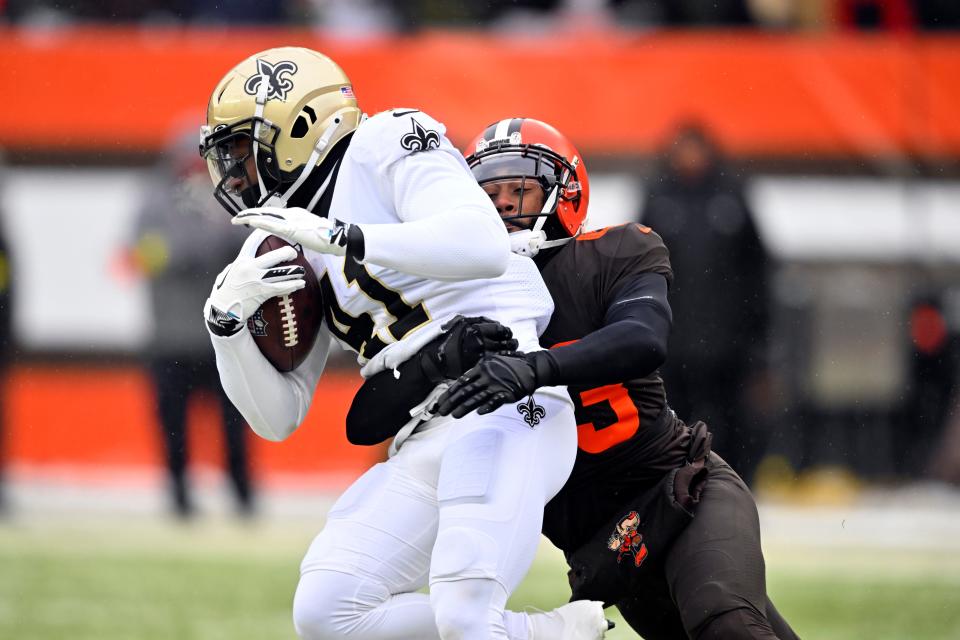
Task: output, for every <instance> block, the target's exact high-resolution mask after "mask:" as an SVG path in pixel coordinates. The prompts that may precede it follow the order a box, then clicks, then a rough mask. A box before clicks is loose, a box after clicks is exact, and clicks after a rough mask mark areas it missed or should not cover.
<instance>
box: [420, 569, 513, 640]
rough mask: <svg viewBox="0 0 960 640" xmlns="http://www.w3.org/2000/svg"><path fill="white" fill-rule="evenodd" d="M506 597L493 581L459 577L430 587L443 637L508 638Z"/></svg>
mask: <svg viewBox="0 0 960 640" xmlns="http://www.w3.org/2000/svg"><path fill="white" fill-rule="evenodd" d="M506 600H507V594H506V591H505V590H504V589H503V587H502V586H500V584H499V583H498V582H495V581H493V580H485V579H480V580H455V581H452V582H439V583H437V584H434V585H432V586H431V587H430V605H431V606H432V607H433V615H434V619H435V620H436V623H437V631H438V632H439V633H440V637H441V638H442V639H443V640H488V639H490V638H506V637H507V636H506V630H505V629H504V627H503V607H504V605H505V604H506Z"/></svg>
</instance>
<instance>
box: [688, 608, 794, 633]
mask: <svg viewBox="0 0 960 640" xmlns="http://www.w3.org/2000/svg"><path fill="white" fill-rule="evenodd" d="M690 637H691V638H693V639H694V640H753V639H755V638H756V639H761V640H778V639H777V635H776V634H775V633H774V632H773V629H772V628H771V627H770V622H768V621H767V619H766V617H765V616H764V615H763V614H762V613H760V612H759V611H757V610H756V609H753V608H748V607H744V608H740V609H733V610H731V611H726V612H724V613H721V614H720V615H718V616H715V617H713V618H711V619H710V620H708V621H707V623H706V624H704V625H703V626H701V627H700V629H698V630H696V631H695V632H694V633H693V634H691V636H690Z"/></svg>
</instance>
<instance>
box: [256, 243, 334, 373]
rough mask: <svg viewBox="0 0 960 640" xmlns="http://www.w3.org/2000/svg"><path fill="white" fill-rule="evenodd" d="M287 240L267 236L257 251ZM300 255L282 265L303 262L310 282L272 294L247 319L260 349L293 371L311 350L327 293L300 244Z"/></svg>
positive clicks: (279, 365)
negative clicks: (294, 288) (301, 286)
mask: <svg viewBox="0 0 960 640" xmlns="http://www.w3.org/2000/svg"><path fill="white" fill-rule="evenodd" d="M288 245H289V243H288V242H287V241H286V240H282V239H281V238H278V237H277V236H267V237H266V238H265V239H264V241H263V242H262V243H261V244H260V246H259V247H257V255H258V256H259V255H262V254H264V253H266V252H268V251H273V250H274V249H279V248H281V247H285V246H288ZM294 248H295V249H296V250H297V255H296V257H295V258H294V259H293V260H290V261H289V262H283V263H281V264H280V265H278V266H289V265H299V266H301V267H303V270H304V276H303V278H304V280H305V281H306V286H305V287H303V288H302V289H299V290H297V291H294V292H293V293H290V294H287V295H283V296H278V297H275V298H270V299H269V300H267V301H266V302H264V303H263V304H262V305H260V307H259V308H258V309H257V310H256V311H255V312H254V313H253V315H252V316H250V317H249V318H248V319H247V328H248V329H249V330H250V334H251V335H252V336H253V340H254V342H256V343H257V347H259V348H260V352H261V353H262V354H263V355H264V357H266V359H267V360H269V361H270V364H272V365H273V366H274V367H275V368H276V369H277V371H293V370H294V369H296V368H297V367H298V366H299V365H300V364H301V363H302V362H303V361H304V360H305V359H306V357H307V356H308V355H309V354H310V350H311V349H312V348H313V344H314V343H315V342H316V340H317V335H318V334H319V333H320V325H321V323H322V322H323V296H322V293H321V291H320V284H319V283H318V282H317V276H316V274H315V273H314V271H313V268H312V267H311V266H310V263H309V262H308V261H307V259H306V257H304V255H303V251H302V250H301V249H300V247H299V246H295V247H294Z"/></svg>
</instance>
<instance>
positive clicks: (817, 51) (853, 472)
mask: <svg viewBox="0 0 960 640" xmlns="http://www.w3.org/2000/svg"><path fill="white" fill-rule="evenodd" d="M957 29H960V4H958V3H956V2H952V1H950V0H721V1H718V2H699V1H681V0H677V1H673V0H671V1H669V2H668V1H666V0H517V1H506V0H486V1H485V0H461V1H457V2H440V1H436V0H410V1H407V2H387V1H385V0H285V1H284V0H232V1H229V2H224V1H221V0H191V1H190V2H178V1H171V0H168V1H163V0H145V1H143V2H136V3H130V2H119V1H114V2H110V1H98V2H92V1H86V0H75V1H69V2H68V1H55V0H29V1H27V0H0V31H2V37H0V41H2V43H0V82H2V83H3V86H5V87H7V88H8V89H10V90H11V91H12V92H13V93H14V94H15V95H16V97H17V99H16V100H7V101H4V102H5V103H6V104H5V105H4V106H0V119H2V121H3V122H4V123H5V125H4V127H3V131H2V132H0V147H3V148H5V155H6V161H5V167H4V169H3V171H2V177H3V179H2V184H0V188H2V197H0V204H2V215H3V218H2V222H3V224H2V231H3V234H2V238H0V331H2V350H0V372H2V375H3V377H4V391H3V396H2V398H3V400H2V413H0V418H2V422H0V461H2V464H0V478H3V479H4V480H6V481H7V484H9V483H10V482H13V483H14V484H15V483H16V482H29V481H31V480H35V479H37V478H41V479H42V478H47V477H51V476H56V477H67V478H76V477H87V476H89V475H90V474H94V475H97V474H100V477H102V475H103V474H104V473H105V470H112V469H114V470H115V469H120V470H141V469H142V470H146V473H147V475H148V477H149V478H150V482H152V483H154V484H157V485H160V484H161V483H164V482H165V483H167V486H169V488H170V491H169V495H170V505H171V508H172V509H173V510H174V512H175V513H177V514H179V515H181V516H188V515H191V514H192V513H193V510H194V509H193V504H192V502H191V500H190V496H189V486H190V481H189V479H188V474H187V469H188V468H189V466H190V464H192V465H193V466H194V467H198V468H209V469H217V468H220V467H223V468H225V469H226V470H228V471H229V477H230V478H231V480H232V482H231V486H232V488H233V493H234V495H235V496H236V504H237V509H238V512H239V513H240V514H243V515H249V514H250V513H252V512H253V509H254V504H255V501H254V494H255V490H254V486H255V485H256V484H257V483H258V482H264V483H273V484H282V483H283V482H285V481H286V480H287V479H289V478H295V477H299V476H317V475H318V474H319V475H322V476H324V477H325V478H327V479H328V480H330V481H331V482H333V483H334V484H336V483H337V482H340V480H338V479H341V478H344V477H350V476H353V475H356V474H357V473H359V471H360V470H361V469H362V468H363V467H364V466H366V465H367V464H369V463H370V462H371V461H372V460H375V459H377V457H378V456H380V455H382V452H381V451H379V450H377V451H366V450H360V451H358V450H356V448H352V447H350V446H349V445H347V444H346V442H345V440H344V438H343V436H342V430H343V427H342V425H343V415H344V413H345V409H346V406H347V405H348V404H349V400H350V396H351V394H352V392H353V390H355V389H356V388H357V386H358V384H359V383H358V378H357V375H358V374H357V373H356V367H355V363H354V362H353V361H352V359H351V358H350V357H348V356H346V355H344V354H341V355H338V356H336V357H334V359H333V361H332V364H331V367H332V368H333V373H332V374H331V376H329V379H328V380H327V381H325V382H323V383H322V384H321V390H320V392H319V393H321V394H322V397H323V402H322V403H319V404H320V405H321V408H318V409H316V410H315V411H314V412H313V413H312V414H311V418H310V425H308V428H305V429H303V430H302V432H303V433H298V434H297V435H296V436H295V438H294V441H293V442H290V443H286V444H283V445H267V444H266V443H262V442H253V441H251V439H250V438H249V434H247V433H246V430H245V428H244V426H243V424H242V420H241V419H240V418H239V416H237V415H236V414H235V412H233V411H232V410H231V407H230V406H229V403H225V402H223V397H222V394H221V392H220V390H219V386H218V381H217V379H216V373H215V370H214V368H213V367H214V365H213V362H212V351H211V349H210V348H209V345H208V344H207V341H206V337H205V335H204V331H203V326H202V322H201V317H200V315H201V314H200V311H201V308H202V305H203V301H204V299H205V297H206V294H207V292H208V290H209V286H210V283H211V282H212V280H213V277H214V276H215V274H216V273H217V272H218V271H219V270H220V269H221V268H222V266H223V265H224V264H226V262H228V261H229V259H230V256H231V255H233V254H234V253H235V251H236V247H237V246H238V242H240V241H242V235H241V236H240V237H238V236H236V235H235V233H234V232H235V229H234V228H232V227H231V226H230V225H229V224H227V214H226V213H225V212H224V211H222V210H221V209H220V208H219V207H218V206H217V205H216V204H215V203H214V202H213V200H212V195H211V185H210V182H209V179H208V177H207V176H206V173H205V171H206V169H205V167H203V166H202V165H201V164H200V163H199V158H198V157H196V154H195V147H196V141H197V139H198V134H197V133H194V132H195V131H196V127H197V126H198V125H199V123H200V119H202V114H203V107H204V101H205V99H206V97H207V96H206V92H208V91H209V89H210V87H212V86H213V84H214V83H215V82H216V80H217V79H218V78H219V77H220V75H221V74H222V73H223V71H224V70H225V69H227V68H229V67H230V66H231V65H232V64H234V63H235V62H236V61H237V60H239V59H240V58H241V57H242V56H244V55H248V54H250V53H253V52H255V51H257V50H260V49H263V48H266V47H269V46H277V45H281V44H287V43H292V44H303V45H305V46H311V47H313V48H316V49H318V50H321V51H325V52H327V53H329V54H330V55H331V56H332V57H334V58H335V59H336V60H337V61H338V62H340V64H341V65H342V66H343V67H344V69H345V70H346V72H347V73H348V75H350V76H351V78H352V79H353V81H354V83H355V90H356V93H357V95H358V98H359V100H360V104H361V106H362V107H363V108H364V109H365V110H367V111H368V112H375V111H379V110H381V109H386V108H390V107H394V106H416V107H421V108H423V109H425V110H427V111H429V112H431V114H432V115H434V116H436V117H437V118H438V119H440V120H441V121H445V122H446V123H447V125H448V126H449V134H450V136H451V138H452V139H453V141H454V143H455V144H459V145H463V144H465V143H466V141H467V139H468V137H469V135H470V134H471V133H473V132H475V131H477V130H479V128H480V127H482V126H484V125H485V124H487V123H488V122H490V121H493V120H496V119H499V118H502V117H506V116H514V115H521V116H530V117H537V118H541V119H544V120H547V121H549V122H552V123H553V124H555V125H557V126H558V127H559V128H560V129H561V130H563V131H565V132H566V133H567V134H569V135H570V137H571V138H572V139H573V140H574V142H575V143H576V144H577V145H578V146H579V147H580V148H581V150H583V151H584V154H585V160H586V163H587V166H588V167H589V169H590V171H591V179H592V186H593V188H594V193H595V195H594V199H593V202H592V205H591V206H592V210H591V222H592V224H591V226H593V227H599V226H604V225H606V224H617V223H622V222H629V221H642V222H644V223H645V224H648V225H650V226H652V227H653V228H654V229H655V230H656V231H658V232H659V233H660V234H661V235H662V236H663V237H664V239H665V241H666V243H667V246H668V248H669V249H670V251H671V258H672V262H673V267H674V270H675V272H676V283H675V287H674V290H673V292H672V304H673V311H674V318H675V323H674V325H675V326H674V334H673V337H672V343H671V345H670V348H671V356H670V358H669V361H668V365H667V367H666V368H665V370H664V371H663V373H664V377H665V379H666V381H667V391H668V395H669V398H670V401H671V404H672V405H673V406H674V407H675V408H676V410H677V411H678V413H680V414H681V417H683V418H684V419H686V420H688V421H692V420H696V419H704V420H706V421H707V422H708V423H709V424H710V425H711V427H712V429H713V430H714V431H715V432H716V441H715V449H716V450H718V451H719V452H720V453H721V455H723V456H724V457H726V458H727V459H728V460H730V461H731V462H732V463H733V465H734V466H735V467H736V468H737V469H738V470H739V471H740V473H741V474H742V475H743V476H744V477H745V478H747V479H748V481H749V482H751V484H752V486H753V487H754V488H755V489H757V490H758V491H766V492H767V493H766V494H765V495H767V496H774V497H783V498H785V499H799V500H805V499H807V498H809V497H814V498H819V497H824V496H826V497H827V498H831V497H833V498H836V497H837V496H845V495H848V494H849V493H851V492H856V491H857V489H858V487H860V486H862V484H863V483H873V484H880V485H901V484H904V483H912V482H938V483H945V484H948V485H949V484H953V485H956V484H960V390H958V387H957V376H958V373H960V118H958V117H957V114H958V113H960V92H958V89H957V83H956V71H957V69H960V34H957V33H956V32H955V31H954V30H957ZM185 122H188V123H189V124H185ZM185 131H186V133H185ZM221 424H222V425H224V426H223V428H222V429H221V427H220V426H219V425H221ZM188 425H189V426H190V427H191V429H188ZM191 431H192V433H191ZM211 443H212V444H211ZM221 443H222V444H223V445H224V446H223V449H224V450H225V451H226V454H225V455H222V454H221V453H220V452H219V449H220V444H221ZM188 452H190V453H189V455H188ZM188 461H190V464H188ZM224 461H225V462H224ZM65 474H66V475H65ZM85 474H86V475H85ZM331 479H332V480H331ZM0 482H2V481H0ZM2 498H3V492H2V488H0V504H3V501H2Z"/></svg>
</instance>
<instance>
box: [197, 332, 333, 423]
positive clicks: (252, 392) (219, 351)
mask: <svg viewBox="0 0 960 640" xmlns="http://www.w3.org/2000/svg"><path fill="white" fill-rule="evenodd" d="M211 340H212V342H213V347H214V352H215V353H216V357H217V369H218V370H219V372H220V381H221V383H222V385H223V390H224V392H225V393H226V394H227V397H228V398H230V401H231V402H232V403H233V404H234V406H235V407H236V408H237V410H238V411H239V412H240V414H241V415H242V416H243V417H244V419H245V420H246V421H247V424H249V425H250V428H251V429H253V431H254V432H255V433H256V434H257V435H259V436H260V437H261V438H264V439H266V440H272V441H280V440H284V439H285V438H287V437H288V436H290V434H292V433H293V432H294V431H295V430H296V429H297V427H298V426H300V423H301V422H303V419H304V417H306V414H307V410H308V409H309V408H310V401H311V398H312V395H313V390H314V388H315V387H316V383H317V380H318V379H319V378H320V373H321V372H322V371H323V367H324V364H325V363H326V357H327V345H328V340H327V339H324V337H321V338H318V340H317V344H316V345H315V346H314V349H313V351H312V352H311V353H310V355H309V356H308V357H307V360H306V361H305V362H304V363H303V364H301V365H300V367H298V368H297V370H296V371H294V372H291V373H287V374H281V373H280V372H278V371H277V370H276V369H274V368H273V366H271V365H270V363H269V362H268V361H267V360H266V358H264V357H263V355H261V353H260V351H259V349H258V348H257V346H256V343H254V341H253V337H252V336H251V335H250V333H249V331H247V330H246V329H243V330H241V331H240V332H239V333H237V334H235V335H232V336H228V337H220V336H214V335H211Z"/></svg>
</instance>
